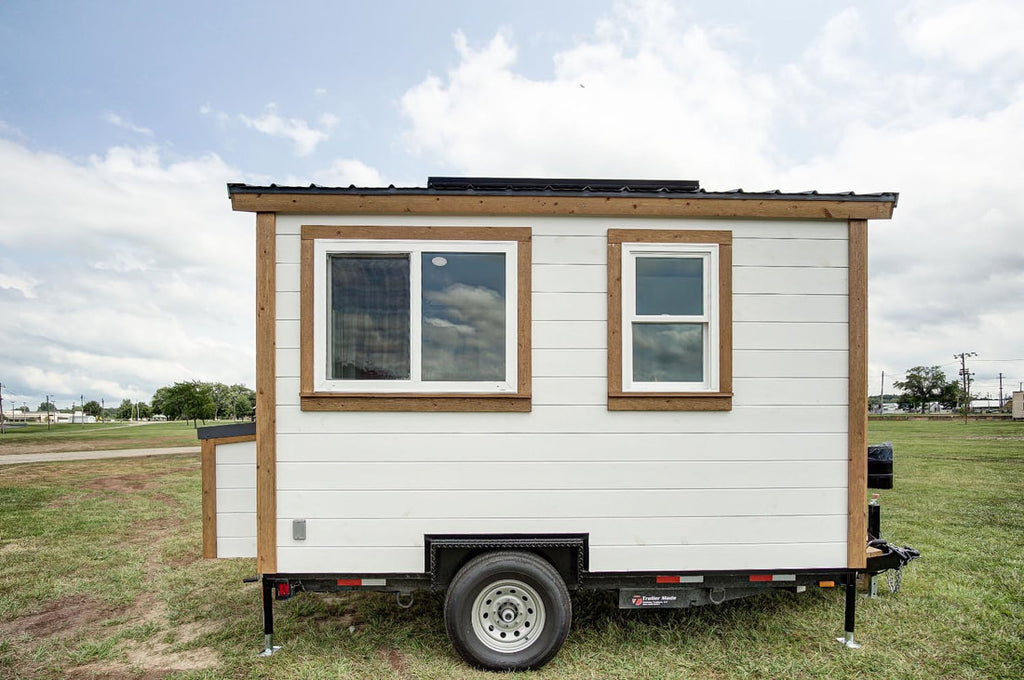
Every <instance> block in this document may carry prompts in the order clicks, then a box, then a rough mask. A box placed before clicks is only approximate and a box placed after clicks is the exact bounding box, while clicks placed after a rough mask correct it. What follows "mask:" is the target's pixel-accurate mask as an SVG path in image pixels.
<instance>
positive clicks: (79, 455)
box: [0, 446, 199, 465]
mask: <svg viewBox="0 0 1024 680" xmlns="http://www.w3.org/2000/svg"><path fill="white" fill-rule="evenodd" d="M171 453H199V447H198V446H172V447H169V448H163V449H117V450H113V451H61V452H59V453H17V454H12V455H10V456H0V465H14V464H16V463H53V462H56V461H62V460H94V459H97V458H135V457H137V456H165V455H167V454H171Z"/></svg>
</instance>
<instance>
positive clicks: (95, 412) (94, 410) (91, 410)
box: [82, 399, 103, 418]
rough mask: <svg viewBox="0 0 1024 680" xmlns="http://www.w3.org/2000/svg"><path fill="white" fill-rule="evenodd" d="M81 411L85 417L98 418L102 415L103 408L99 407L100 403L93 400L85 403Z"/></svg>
mask: <svg viewBox="0 0 1024 680" xmlns="http://www.w3.org/2000/svg"><path fill="white" fill-rule="evenodd" d="M82 411H83V412H85V415H87V416H95V417H97V418H99V417H100V416H102V415H103V407H102V406H100V402H98V401H96V400H95V399H93V400H92V401H87V402H85V406H83V407H82Z"/></svg>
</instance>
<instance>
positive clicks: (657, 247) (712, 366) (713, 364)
mask: <svg viewBox="0 0 1024 680" xmlns="http://www.w3.org/2000/svg"><path fill="white" fill-rule="evenodd" d="M621 257H622V292H621V305H622V319H621V321H622V327H621V328H622V332H621V338H622V389H623V391H624V392H659V393H664V392H717V391H718V389H719V382H720V381H719V377H720V376H719V370H718V368H719V361H718V354H719V348H718V335H719V333H718V318H717V317H718V313H719V307H718V296H719V291H718V280H719V279H718V244H714V243H623V244H622V254H621ZM644 257H658V258H668V257H679V258H696V259H700V260H701V262H702V264H703V266H702V279H703V285H702V288H703V298H704V299H703V314H699V315H679V314H656V315H655V314H638V313H637V311H636V306H637V305H636V298H637V277H636V262H637V260H638V259H640V258H644ZM684 323H685V324H700V326H701V328H702V341H703V342H702V355H703V356H702V360H703V361H702V364H703V369H702V375H703V377H704V379H703V380H702V381H693V382H682V381H665V382H658V381H638V380H634V376H633V360H634V354H633V327H634V325H636V324H684Z"/></svg>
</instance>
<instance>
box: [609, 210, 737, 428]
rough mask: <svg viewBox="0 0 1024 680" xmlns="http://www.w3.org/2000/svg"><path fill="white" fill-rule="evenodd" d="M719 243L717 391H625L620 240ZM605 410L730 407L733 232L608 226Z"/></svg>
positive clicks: (677, 409) (694, 409)
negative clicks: (606, 392) (606, 385)
mask: <svg viewBox="0 0 1024 680" xmlns="http://www.w3.org/2000/svg"><path fill="white" fill-rule="evenodd" d="M623 243H715V244H718V391H717V392H672V393H662V392H623V390H622V244H623ZM608 410H609V411H731V410H732V232H731V231H722V230H705V229H692V230H684V229H671V230H669V229H609V230H608Z"/></svg>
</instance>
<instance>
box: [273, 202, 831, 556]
mask: <svg viewBox="0 0 1024 680" xmlns="http://www.w3.org/2000/svg"><path fill="white" fill-rule="evenodd" d="M303 224H338V225H343V224H355V225H376V224H380V225H388V226H401V225H409V226H519V227H523V226H526V227H531V228H532V229H533V296H532V302H533V306H532V314H533V329H532V331H533V332H532V335H533V338H532V345H533V411H532V412H531V413H382V412H364V413H339V412H303V411H301V410H300V409H299V293H298V291H299V231H300V228H301V225H303ZM609 228H627V229H643V228H652V229H728V230H731V231H732V232H733V376H734V379H733V392H734V395H735V396H734V398H733V409H732V411H730V412H718V413H715V412H610V411H608V410H607V408H606V401H607V382H606V375H605V373H606V370H607V358H606V345H607V320H606V306H607V302H606V300H607V290H606V288H607V274H606V262H605V258H606V253H607V236H606V235H607V230H608V229H609ZM277 233H278V236H277V290H278V293H277V317H278V323H277V375H278V378H277V512H278V527H277V537H278V539H277V540H278V563H277V564H278V571H279V572H282V573H287V572H347V573H387V572H411V573H419V572H423V571H424V551H423V535H424V534H426V533H431V534H436V533H538V534H540V533H587V534H589V535H590V569H591V570H592V571H626V570H644V571H647V570H651V571H658V570H666V571H668V570H673V571H675V570H723V569H737V570H739V569H774V568H789V569H799V568H818V567H829V568H832V567H844V566H845V565H846V527H847V518H846V512H847V426H848V412H847V402H848V396H847V374H848V352H847V346H848V329H847V318H848V301H847V226H846V223H845V222H843V221H837V222H808V221H754V220H666V219H612V218H565V217H559V218H527V217H512V218H461V217H451V218H427V217H415V218H410V217H370V216H342V217H331V216H323V215H317V216H308V217H303V216H284V215H278V218H277ZM293 519H305V520H307V539H306V540H305V541H293V540H292V530H291V522H292V520H293Z"/></svg>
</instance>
